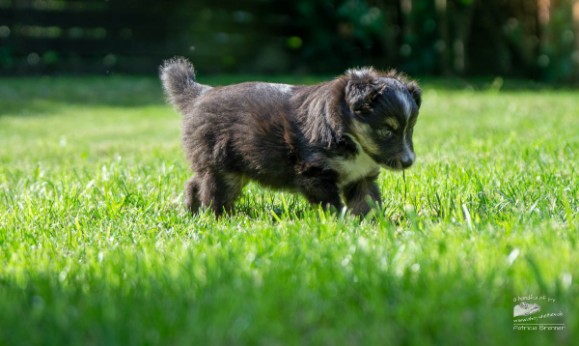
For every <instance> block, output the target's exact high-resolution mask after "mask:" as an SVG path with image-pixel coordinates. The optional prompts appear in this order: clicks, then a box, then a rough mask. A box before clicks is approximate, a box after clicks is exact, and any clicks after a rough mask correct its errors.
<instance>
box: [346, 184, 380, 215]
mask: <svg viewBox="0 0 579 346" xmlns="http://www.w3.org/2000/svg"><path fill="white" fill-rule="evenodd" d="M376 178H377V177H367V178H364V179H361V180H358V181H356V182H353V183H351V184H349V185H347V186H346V187H345V188H344V198H345V199H346V205H347V206H348V209H349V210H350V212H351V213H352V214H354V215H360V216H364V215H366V214H368V212H370V209H371V206H370V204H369V201H370V200H371V201H374V203H375V205H380V202H381V200H380V189H379V188H378V185H377V184H376Z"/></svg>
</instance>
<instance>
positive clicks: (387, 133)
mask: <svg viewBox="0 0 579 346" xmlns="http://www.w3.org/2000/svg"><path fill="white" fill-rule="evenodd" d="M378 135H379V136H380V137H384V138H387V137H390V136H392V131H391V130H389V129H380V130H378Z"/></svg>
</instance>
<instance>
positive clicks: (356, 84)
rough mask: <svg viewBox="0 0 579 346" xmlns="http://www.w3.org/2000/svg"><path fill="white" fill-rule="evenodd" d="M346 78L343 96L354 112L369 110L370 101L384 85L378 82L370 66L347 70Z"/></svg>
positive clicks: (381, 90) (378, 93)
mask: <svg viewBox="0 0 579 346" xmlns="http://www.w3.org/2000/svg"><path fill="white" fill-rule="evenodd" d="M346 80H347V83H346V89H345V98H346V102H347V103H348V106H349V107H350V109H351V110H352V112H354V113H359V112H362V111H370V110H371V109H372V107H371V105H372V101H374V99H375V98H376V97H377V96H378V95H380V94H381V93H382V92H383V91H384V88H385V87H386V86H385V85H384V84H382V83H378V79H377V75H376V72H375V71H374V70H373V69H372V68H363V69H352V70H348V71H346Z"/></svg>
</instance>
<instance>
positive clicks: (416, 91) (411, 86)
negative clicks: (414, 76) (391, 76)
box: [406, 81, 422, 109]
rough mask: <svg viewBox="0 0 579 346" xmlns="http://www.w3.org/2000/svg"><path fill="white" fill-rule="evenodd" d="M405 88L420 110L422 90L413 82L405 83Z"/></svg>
mask: <svg viewBox="0 0 579 346" xmlns="http://www.w3.org/2000/svg"><path fill="white" fill-rule="evenodd" d="M406 88H407V89H408V92H409V93H410V95H412V98H413V99H414V102H416V106H417V107H418V108H419V109H420V105H421V104H422V90H421V89H420V87H419V86H418V83H416V82H415V81H412V82H408V83H406Z"/></svg>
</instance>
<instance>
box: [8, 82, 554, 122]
mask: <svg viewBox="0 0 579 346" xmlns="http://www.w3.org/2000/svg"><path fill="white" fill-rule="evenodd" d="M334 77H335V76H304V75H277V76H273V75H270V76H267V75H208V76H203V75H201V76H198V80H199V82H200V83H203V84H208V85H212V86H219V85H228V84H234V83H241V82H246V81H266V82H276V83H288V84H315V83H318V82H322V81H327V80H331V79H333V78H334ZM417 79H418V80H419V82H420V83H421V84H422V87H423V88H424V89H438V90H451V91H452V90H473V91H481V92H485V91H494V92H503V91H507V92H516V91H539V90H545V89H557V90H559V89H563V90H564V88H565V87H556V88H555V87H553V86H549V85H545V84H541V83H537V82H532V81H525V80H503V79H502V78H500V77H495V78H492V77H491V78H475V79H469V80H466V79H460V78H432V77H424V78H421V77H418V78H417ZM163 104H165V102H164V97H163V92H162V89H161V84H160V82H159V80H158V78H157V77H156V76H147V77H134V76H111V77H37V78H33V77H27V78H5V79H3V80H2V83H1V84H0V116H3V115H17V116H37V115H46V114H48V113H54V112H55V111H58V109H59V108H61V107H66V106H67V105H72V106H87V107H91V106H109V107H141V106H148V105H163Z"/></svg>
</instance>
